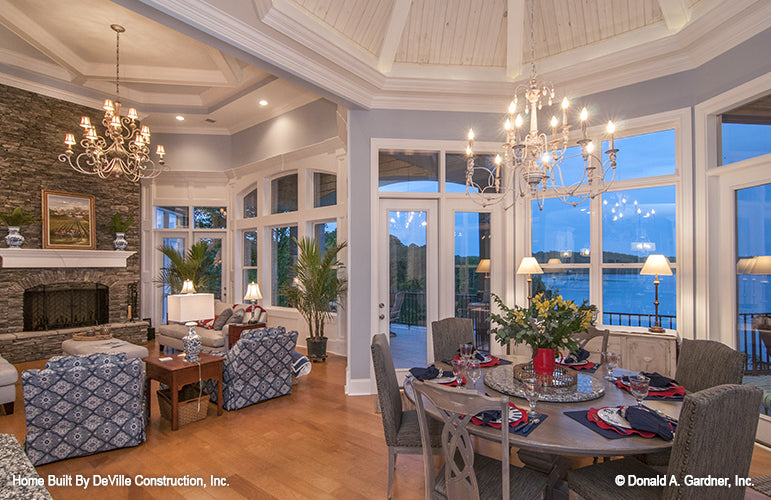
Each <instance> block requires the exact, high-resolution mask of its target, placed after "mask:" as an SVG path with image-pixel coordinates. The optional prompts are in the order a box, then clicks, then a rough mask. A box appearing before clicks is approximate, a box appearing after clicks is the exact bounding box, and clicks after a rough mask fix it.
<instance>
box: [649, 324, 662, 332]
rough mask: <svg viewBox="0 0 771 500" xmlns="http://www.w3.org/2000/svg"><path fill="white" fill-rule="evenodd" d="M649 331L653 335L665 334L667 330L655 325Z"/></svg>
mask: <svg viewBox="0 0 771 500" xmlns="http://www.w3.org/2000/svg"><path fill="white" fill-rule="evenodd" d="M648 331H649V332H653V333H664V331H665V330H664V329H663V328H661V327H660V326H659V325H655V326H652V327H650V328H648Z"/></svg>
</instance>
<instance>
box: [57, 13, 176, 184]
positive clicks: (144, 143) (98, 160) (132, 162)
mask: <svg viewBox="0 0 771 500" xmlns="http://www.w3.org/2000/svg"><path fill="white" fill-rule="evenodd" d="M110 28H112V30H113V31H115V33H116V42H115V102H113V101H112V100H110V99H107V100H105V101H104V106H103V109H104V118H103V119H102V125H104V128H105V133H104V137H102V136H99V135H97V133H96V128H95V127H94V126H93V125H92V124H91V120H90V119H89V118H88V117H87V116H83V117H81V119H80V126H81V127H83V138H82V139H81V140H80V146H81V147H82V148H83V152H82V153H79V154H78V155H77V156H75V151H73V149H72V147H73V146H75V145H76V144H77V143H76V142H75V136H74V135H73V134H66V135H65V137H64V144H66V145H67V151H65V152H64V153H63V154H61V155H59V161H61V162H64V163H67V164H68V165H69V166H70V167H72V168H73V169H75V170H77V171H78V172H80V173H83V174H89V175H93V174H96V175H98V176H99V177H101V178H102V179H106V178H107V177H109V176H110V175H111V174H112V173H113V172H114V171H118V172H123V174H124V175H125V176H126V177H127V178H128V179H129V180H131V182H137V181H139V180H140V179H146V178H152V177H157V176H158V175H160V173H161V172H162V171H163V168H162V166H163V165H164V161H163V156H164V155H165V154H166V151H165V149H164V148H163V146H161V145H158V148H157V149H156V154H157V155H158V158H159V159H158V165H156V164H155V162H154V161H153V160H151V159H150V128H149V127H147V126H146V125H143V126H142V127H141V128H140V127H139V126H138V123H137V119H138V115H137V110H136V109H134V108H129V110H128V114H127V116H121V115H120V112H121V103H120V100H119V99H120V34H121V33H123V32H124V31H126V28H124V27H123V26H120V25H118V24H112V25H110ZM73 157H74V158H73Z"/></svg>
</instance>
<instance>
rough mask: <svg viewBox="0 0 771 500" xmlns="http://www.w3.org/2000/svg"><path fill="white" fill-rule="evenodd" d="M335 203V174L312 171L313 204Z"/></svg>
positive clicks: (326, 204)
mask: <svg viewBox="0 0 771 500" xmlns="http://www.w3.org/2000/svg"><path fill="white" fill-rule="evenodd" d="M332 205H337V176H336V175H334V174H324V173H320V172H314V173H313V206H314V207H330V206H332Z"/></svg>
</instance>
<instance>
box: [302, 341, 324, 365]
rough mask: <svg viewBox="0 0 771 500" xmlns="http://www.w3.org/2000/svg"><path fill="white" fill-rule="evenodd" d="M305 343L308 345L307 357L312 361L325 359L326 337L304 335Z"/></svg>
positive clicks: (316, 361)
mask: <svg viewBox="0 0 771 500" xmlns="http://www.w3.org/2000/svg"><path fill="white" fill-rule="evenodd" d="M305 345H307V346H308V359H310V360H311V361H313V362H314V363H318V362H321V361H324V360H325V359H327V338H326V337H306V338H305Z"/></svg>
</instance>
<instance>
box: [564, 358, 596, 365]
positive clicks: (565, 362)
mask: <svg viewBox="0 0 771 500" xmlns="http://www.w3.org/2000/svg"><path fill="white" fill-rule="evenodd" d="M588 363H589V360H588V359H585V360H583V361H574V362H572V363H569V362H567V361H563V362H562V363H560V364H563V365H565V366H584V365H585V364H588Z"/></svg>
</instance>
